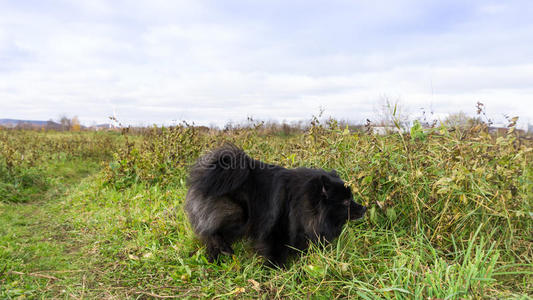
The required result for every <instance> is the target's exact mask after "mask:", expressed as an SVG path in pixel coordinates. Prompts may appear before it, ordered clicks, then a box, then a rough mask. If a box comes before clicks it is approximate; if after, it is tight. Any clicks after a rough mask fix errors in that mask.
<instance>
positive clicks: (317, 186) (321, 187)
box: [308, 175, 331, 205]
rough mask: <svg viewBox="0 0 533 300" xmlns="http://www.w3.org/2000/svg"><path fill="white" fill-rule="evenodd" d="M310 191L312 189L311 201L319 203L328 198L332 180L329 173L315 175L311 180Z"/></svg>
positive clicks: (314, 203) (315, 203)
mask: <svg viewBox="0 0 533 300" xmlns="http://www.w3.org/2000/svg"><path fill="white" fill-rule="evenodd" d="M308 184H309V185H310V186H309V191H312V194H311V198H310V199H311V202H312V204H313V205H317V204H318V203H320V201H323V200H327V199H328V192H329V190H330V188H331V180H330V179H329V176H327V175H318V176H314V177H313V178H311V180H309V182H308Z"/></svg>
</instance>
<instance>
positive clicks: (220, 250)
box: [206, 234, 233, 262]
mask: <svg viewBox="0 0 533 300" xmlns="http://www.w3.org/2000/svg"><path fill="white" fill-rule="evenodd" d="M206 245H207V260H208V261H209V262H214V261H215V260H217V258H218V257H219V256H220V254H224V255H232V254H233V249H231V245H229V244H228V243H227V242H226V241H224V239H223V238H222V236H221V235H220V234H214V235H212V236H210V237H208V238H207V240H206Z"/></svg>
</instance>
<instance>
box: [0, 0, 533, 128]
mask: <svg viewBox="0 0 533 300" xmlns="http://www.w3.org/2000/svg"><path fill="white" fill-rule="evenodd" d="M384 4H387V5H384ZM532 12H533V4H530V3H529V2H528V1H508V2H505V3H502V2H491V1H473V2H468V3H466V2H462V1H437V2H420V1H395V2H390V1H387V2H386V3H385V2H383V1H377V2H375V3H374V2H372V3H370V2H368V3H366V2H365V3H354V2H351V1H334V2H331V3H328V4H327V5H326V4H324V3H323V2H318V1H305V2H304V1H291V2H286V1H269V2H261V3H258V2H249V1H236V2H231V3H228V2H224V3H221V2H209V1H161V0H157V1H150V2H147V1H127V2H126V1H114V2H108V1H91V2H90V3H89V2H87V3H85V2H83V3H81V2H71V1H46V2H31V1H17V2H10V3H3V4H0V105H2V107H3V109H2V114H1V115H0V117H10V118H24V119H26V118H27V119H49V118H56V117H57V116H58V115H59V114H61V113H67V114H70V115H78V116H79V117H80V120H81V121H82V122H86V123H92V121H97V122H105V121H106V120H107V117H108V116H110V115H112V114H113V111H114V110H116V112H117V114H118V117H119V118H120V119H121V121H122V122H123V123H126V124H128V123H130V124H151V123H159V124H160V123H163V122H172V121H173V120H179V119H187V120H190V121H191V120H194V121H196V122H197V123H201V124H210V123H216V124H223V123H225V122H227V121H228V120H234V121H237V120H243V119H245V118H246V117H247V116H254V117H257V118H264V119H280V120H282V119H286V120H295V119H308V118H309V117H310V116H311V115H312V114H316V113H317V112H318V110H319V107H324V108H325V109H326V114H331V115H333V116H336V117H339V118H345V119H351V120H357V121H359V120H364V119H365V118H369V117H372V116H373V115H374V114H375V106H376V104H375V103H376V102H379V101H380V99H381V98H382V97H383V96H387V97H391V98H399V99H401V101H402V102H403V103H405V106H406V107H409V109H410V110H411V112H412V114H416V113H417V112H418V111H419V110H420V107H427V108H430V107H431V108H432V109H433V110H435V111H436V112H437V113H439V114H441V115H444V114H445V113H448V112H454V111H458V110H463V111H465V112H467V113H468V112H474V105H475V103H476V102H477V101H483V102H484V103H485V104H486V105H487V110H488V112H489V113H492V114H494V115H495V116H497V117H498V118H501V112H507V113H509V114H519V115H521V116H522V117H523V119H525V121H527V119H528V118H529V119H531V121H532V122H533V110H532V109H531V108H530V104H529V103H530V101H531V100H530V96H529V95H531V92H532V88H531V86H533V85H532V84H533V82H532V79H531V78H533V52H531V51H530V49H531V47H532V46H533V34H532V33H533V21H531V20H530V18H529V17H528V16H530V15H531V13H532Z"/></svg>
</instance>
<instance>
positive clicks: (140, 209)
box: [0, 128, 533, 299]
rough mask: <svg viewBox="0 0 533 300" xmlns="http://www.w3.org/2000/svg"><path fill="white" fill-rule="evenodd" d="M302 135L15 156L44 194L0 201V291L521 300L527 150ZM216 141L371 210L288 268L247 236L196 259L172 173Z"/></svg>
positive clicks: (155, 139) (179, 139)
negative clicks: (327, 182) (322, 175)
mask: <svg viewBox="0 0 533 300" xmlns="http://www.w3.org/2000/svg"><path fill="white" fill-rule="evenodd" d="M313 130H317V131H319V130H325V131H324V132H321V133H316V132H314V131H313ZM313 130H311V132H310V133H309V134H306V135H296V136H292V137H278V136H261V135H257V134H255V133H254V132H250V131H243V132H237V133H235V134H230V135H228V136H223V137H215V139H216V140H215V141H213V140H208V139H210V137H208V136H196V135H195V133H194V132H193V133H191V132H185V134H184V136H185V137H187V138H186V139H185V138H184V136H183V135H180V134H182V133H183V132H182V133H178V134H176V133H172V132H170V133H169V132H167V133H165V132H163V133H160V134H153V135H146V136H135V137H133V139H134V141H132V142H131V144H130V146H129V148H128V146H127V145H128V144H127V143H130V142H129V141H126V142H127V143H126V144H125V145H123V146H117V147H119V148H117V149H116V152H117V154H116V155H115V156H114V157H113V158H110V157H109V156H107V157H106V156H102V157H99V156H98V155H93V154H94V153H98V150H97V149H96V148H91V149H90V151H91V152H90V153H93V154H91V155H86V156H84V155H74V154H76V153H78V152H77V151H84V150H83V149H81V150H80V148H79V147H78V148H73V150H72V151H73V152H65V153H66V154H65V155H62V156H57V157H51V158H47V159H44V160H38V161H39V163H38V165H34V166H25V165H24V164H23V163H21V164H20V165H19V166H20V168H19V169H17V170H22V171H24V170H32V172H34V173H35V174H37V177H36V178H44V179H45V180H46V188H42V189H41V188H39V189H34V188H35V186H34V185H33V184H31V183H38V182H39V180H33V181H31V180H30V184H28V185H27V187H26V188H27V189H29V190H31V192H26V191H24V189H21V190H20V191H19V190H17V191H18V192H19V194H18V196H17V197H19V198H14V200H13V199H11V201H9V199H7V200H6V199H3V200H4V201H0V298H2V299H3V298H7V299H14V298H17V297H21V298H45V299H48V298H67V299H71V298H72V299H79V298H87V299H102V298H118V299H125V298H131V299H139V298H141V299H144V298H161V297H170V296H175V297H176V298H198V297H200V298H235V297H237V298H240V297H243V298H263V299H271V298H319V299H321V298H322V299H331V298H361V299H376V298H386V299H397V298H400V299H402V298H404V299H428V298H429V299H435V298H438V299H446V298H447V299H464V298H513V299H516V298H518V299H520V298H523V299H528V298H530V297H531V295H532V293H533V262H532V260H533V254H532V253H533V249H532V247H531V245H532V241H533V240H532V239H531V232H532V229H533V226H532V224H533V222H532V219H531V218H532V209H531V201H532V198H531V195H532V194H531V188H532V186H533V185H532V183H531V179H532V178H533V170H532V167H531V163H530V159H531V153H532V152H531V150H530V149H531V148H530V147H525V148H524V147H522V148H516V145H515V144H513V141H512V139H511V138H509V139H504V140H499V141H495V140H490V139H489V138H488V137H487V138H482V139H478V138H477V137H474V138H469V139H466V140H461V139H456V138H455V137H453V136H446V135H444V136H436V137H427V140H425V141H424V142H419V141H417V140H415V139H413V140H411V139H409V138H407V137H406V138H405V139H404V138H399V137H372V136H358V135H350V134H346V133H345V132H344V131H342V130H339V131H335V130H333V131H327V130H326V129H325V128H314V129H313ZM14 134H15V133H14ZM172 134H175V136H174V137H173V136H172ZM313 134H315V135H313ZM66 136H68V135H66ZM52 137H53V138H54V139H57V136H55V135H52ZM60 137H61V138H63V137H64V135H61V136H60ZM10 138H12V136H10ZM80 138H84V137H83V136H82V137H79V136H78V137H76V139H80ZM93 138H95V137H91V139H93ZM114 138H116V137H114ZM425 138H426V137H425ZM130 139H132V138H130ZM204 139H205V140H204ZM222 139H226V140H231V141H234V142H236V143H238V144H240V145H241V146H243V147H244V148H245V149H246V150H247V151H248V152H249V153H251V155H253V156H254V157H257V158H261V159H264V160H266V161H269V162H275V163H279V164H282V165H285V166H289V167H294V166H299V165H306V166H315V167H325V168H336V169H337V170H338V171H339V173H340V174H341V175H342V177H343V178H345V179H346V180H347V182H348V184H349V185H350V186H351V187H352V188H353V189H354V191H355V195H356V200H357V201H359V202H362V203H364V204H366V205H369V206H370V207H371V210H370V211H369V214H368V217H367V218H366V219H365V220H363V221H361V222H352V223H349V224H348V225H347V226H346V227H345V228H344V231H343V233H342V234H341V236H340V237H339V238H338V239H337V240H335V241H334V242H333V243H332V244H330V245H327V246H321V245H315V246H313V247H312V248H311V249H310V250H309V251H308V252H306V253H302V255H301V256H299V257H295V258H294V259H293V260H292V261H291V263H290V264H289V266H288V267H287V268H286V269H271V268H268V267H266V266H264V265H263V262H262V259H261V258H260V257H257V256H256V255H255V253H254V252H253V251H252V250H251V247H250V245H249V244H248V242H246V241H241V242H239V243H237V244H236V245H235V255H234V256H233V257H223V258H222V259H221V260H220V261H219V263H218V264H210V263H208V262H207V260H206V258H205V251H204V248H203V246H202V244H201V243H200V242H199V241H198V240H197V239H196V238H195V237H194V234H193V233H192V230H191V228H190V226H189V224H188V222H187V219H186V216H185V214H184V211H183V201H184V197H185V194H186V186H185V176H186V174H187V171H186V170H187V169H186V165H187V164H188V163H189V162H190V161H192V160H194V158H195V156H197V155H198V154H199V153H201V152H202V151H205V149H207V148H209V147H212V145H214V144H216V143H217V142H220V140H222ZM93 144H95V145H96V144H98V145H100V146H98V147H103V146H104V145H105V143H102V144H99V143H93ZM93 144H91V145H93ZM180 145H181V146H184V145H188V146H187V147H188V148H180V149H176V147H179V146H180ZM47 147H48V146H47ZM91 147H92V146H91ZM76 149H77V150H76ZM150 149H151V150H150ZM18 151H21V152H23V151H32V150H31V149H19V150H18ZM39 151H41V152H42V151H51V150H43V148H40V150H39ZM106 151H108V150H106ZM151 151H152V152H151ZM37 152H38V151H37ZM84 153H86V152H84ZM87 153H89V152H87ZM485 153H486V154H485ZM478 155H479V157H478ZM170 157H172V158H173V160H172V159H170ZM102 161H105V163H103V164H102ZM102 167H103V169H102ZM12 168H14V167H12ZM20 174H22V173H20ZM21 176H22V175H21ZM4 178H7V177H4ZM34 179H35V178H34ZM14 180H19V178H15V179H13V178H9V180H8V179H3V182H4V183H5V184H6V185H7V184H13V182H14ZM26 193H27V194H26Z"/></svg>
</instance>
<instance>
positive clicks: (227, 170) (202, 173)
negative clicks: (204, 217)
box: [188, 143, 253, 197]
mask: <svg viewBox="0 0 533 300" xmlns="http://www.w3.org/2000/svg"><path fill="white" fill-rule="evenodd" d="M252 162H253V160H252V158H250V157H249V156H248V155H246V153H244V151H243V150H242V149H240V148H238V147H237V146H235V145H233V144H229V143H226V144H225V145H224V146H222V147H220V148H217V149H215V150H213V151H211V152H210V153H208V154H206V155H204V156H201V157H200V158H199V159H198V161H197V162H196V164H195V165H194V166H193V167H192V170H191V173H190V176H189V180H188V184H189V186H190V187H191V188H193V189H195V190H196V191H199V192H201V193H202V194H204V196H210V197H220V196H223V195H225V194H228V193H231V192H233V191H235V190H236V189H238V188H239V187H240V186H241V185H242V184H243V183H244V182H245V181H246V179H248V176H249V175H250V166H251V163H252Z"/></svg>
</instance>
